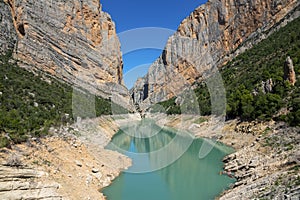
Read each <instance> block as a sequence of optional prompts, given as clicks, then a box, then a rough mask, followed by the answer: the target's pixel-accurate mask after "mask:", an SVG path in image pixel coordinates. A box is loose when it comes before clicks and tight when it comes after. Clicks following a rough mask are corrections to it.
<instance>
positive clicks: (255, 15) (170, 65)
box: [132, 0, 299, 110]
mask: <svg viewBox="0 0 300 200" xmlns="http://www.w3.org/2000/svg"><path fill="white" fill-rule="evenodd" d="M298 16H299V1H297V0H289V1H278V0H256V1H253V0H240V1H235V0H209V1H208V2H207V3H206V4H204V5H202V6H200V7H198V8H197V9H195V11H194V12H192V13H191V15H190V16H188V17H187V18H186V19H184V20H183V21H182V22H181V24H180V26H179V27H178V30H177V32H176V33H175V34H174V35H173V36H171V37H170V38H169V40H168V42H167V45H166V47H165V49H164V51H163V53H162V55H161V56H160V57H159V58H158V59H157V60H156V61H155V62H154V63H153V64H152V66H151V67H150V69H149V71H148V73H147V75H146V76H145V77H143V80H138V83H137V84H136V85H135V87H134V89H133V90H132V96H133V98H134V100H135V103H136V104H138V105H139V106H140V108H141V109H142V110H144V109H146V108H147V107H149V106H150V105H152V104H155V103H157V102H160V101H164V100H167V99H169V98H171V97H173V96H176V95H177V94H180V93H181V92H182V91H183V90H184V89H186V88H187V87H189V86H191V85H193V84H194V83H195V82H200V81H202V80H203V79H205V78H207V77H209V76H210V72H211V71H214V70H215V69H218V68H220V67H221V66H222V65H224V64H225V63H226V62H228V61H230V60H231V59H232V58H233V57H235V56H237V55H238V54H240V53H242V52H244V51H245V50H246V49H249V48H251V47H252V46H253V45H254V44H257V43H258V42H259V41H261V40H262V39H264V38H266V37H268V36H269V35H270V34H271V33H272V32H274V31H275V30H277V29H278V28H280V27H282V26H284V25H286V23H287V22H288V21H291V20H293V19H295V18H297V17H298ZM141 83H144V84H141ZM141 97H143V98H141ZM145 97H146V98H145Z"/></svg>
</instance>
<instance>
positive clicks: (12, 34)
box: [0, 0, 17, 55]
mask: <svg viewBox="0 0 300 200" xmlns="http://www.w3.org/2000/svg"><path fill="white" fill-rule="evenodd" d="M0 10H1V13H0V30H1V32H0V55H1V54H5V53H6V52H7V51H9V50H12V49H13V48H14V44H15V43H16V40H17V33H16V31H15V28H14V26H13V21H12V17H11V13H10V10H9V7H8V6H7V5H6V4H5V3H4V2H3V1H2V0H0Z"/></svg>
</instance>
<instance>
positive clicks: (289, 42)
mask: <svg viewBox="0 0 300 200" xmlns="http://www.w3.org/2000/svg"><path fill="white" fill-rule="evenodd" d="M299 27H300V18H298V19H296V20H294V21H293V22H290V23H289V24H288V25H287V26H285V27H283V28H281V29H280V30H279V31H277V32H275V33H273V34H272V35H271V36H270V37H268V38H267V39H265V40H263V41H262V42H260V43H259V44H258V45H256V46H254V47H253V48H252V49H249V50H248V51H246V52H244V53H243V54H241V55H239V56H237V57H236V58H235V59H233V60H232V61H231V62H229V63H228V64H226V65H225V66H223V68H222V70H221V75H222V77H223V81H224V85H225V87H226V92H227V109H226V112H227V113H226V115H227V118H236V117H240V118H241V119H242V120H254V119H258V120H270V119H272V118H273V119H276V120H284V121H286V122H288V123H289V124H291V125H293V126H296V125H299V124H300V88H299V86H300V80H299V78H298V81H297V82H296V85H295V86H291V85H290V84H289V82H288V81H285V80H284V79H283V76H284V63H285V60H286V58H287V56H290V57H291V59H292V60H293V63H294V68H295V72H296V75H298V76H299V74H300V31H299ZM269 79H272V81H273V83H274V86H273V89H272V91H271V92H268V93H264V92H263V91H262V90H261V89H260V88H261V83H262V81H264V82H265V81H267V80H269ZM255 90H256V91H257V93H258V94H256V95H255V94H254V91H255ZM195 93H196V96H197V99H198V103H199V107H200V110H201V114H203V115H209V114H211V113H210V110H211V109H210V108H211V105H210V104H211V103H210V95H209V91H208V89H207V87H206V85H205V84H204V83H201V84H199V86H198V87H197V88H196V89H195ZM175 99H176V98H172V99H170V100H168V101H164V102H161V103H159V104H160V105H162V106H163V107H164V108H165V109H166V110H167V114H178V113H180V112H181V111H180V106H178V105H176V104H175ZM282 108H287V110H288V112H287V113H282V114H280V115H279V116H276V114H278V112H279V111H280V109H282ZM275 116H276V117H275Z"/></svg>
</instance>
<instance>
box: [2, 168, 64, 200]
mask: <svg viewBox="0 0 300 200" xmlns="http://www.w3.org/2000/svg"><path fill="white" fill-rule="evenodd" d="M45 175H46V173H44V172H41V171H37V170H35V169H32V168H26V167H19V168H14V167H10V166H3V165H1V166H0V198H1V199H13V200H19V199H20V200H21V199H28V200H29V199H53V200H60V199H63V198H62V196H61V195H59V194H58V193H57V190H58V189H59V185H58V184H57V183H43V182H40V181H36V179H37V178H41V177H42V176H45Z"/></svg>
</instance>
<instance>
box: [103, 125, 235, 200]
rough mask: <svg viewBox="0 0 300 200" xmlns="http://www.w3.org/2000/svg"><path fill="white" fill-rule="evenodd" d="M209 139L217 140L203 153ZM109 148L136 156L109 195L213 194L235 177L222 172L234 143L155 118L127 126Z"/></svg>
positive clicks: (137, 198)
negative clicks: (180, 129)
mask: <svg viewBox="0 0 300 200" xmlns="http://www.w3.org/2000/svg"><path fill="white" fill-rule="evenodd" d="M207 144H210V145H211V144H213V146H212V147H211V148H207V149H208V152H206V154H207V155H206V154H205V155H206V156H199V155H200V154H199V150H200V149H201V147H202V149H203V146H207ZM107 148H108V149H113V150H117V151H119V152H121V153H123V154H126V155H127V156H129V157H130V158H131V159H132V160H133V165H132V167H130V168H129V169H128V170H126V171H124V172H122V173H121V174H120V176H119V177H117V178H116V179H115V180H114V181H113V183H112V184H111V185H110V186H108V187H106V188H104V189H103V190H102V192H103V193H104V195H105V196H107V199H108V200H202V199H203V200H210V199H214V198H215V197H216V196H218V195H219V194H220V193H221V192H222V191H223V190H225V189H227V188H228V187H229V185H230V184H232V183H234V181H235V180H234V179H232V178H229V177H228V176H225V175H220V172H221V171H222V166H223V163H222V158H223V157H224V156H225V155H227V154H229V153H231V152H233V149H231V148H229V147H227V146H225V145H223V144H220V143H214V142H210V143H207V142H206V140H204V139H199V138H193V137H192V136H191V135H189V134H187V133H183V132H178V131H170V130H166V129H162V128H160V127H159V126H157V125H156V124H155V123H153V122H150V123H149V122H141V123H139V124H134V125H128V126H127V127H123V128H121V130H120V131H119V132H118V133H117V134H116V135H115V136H114V137H113V139H112V141H111V143H110V144H109V145H108V146H107Z"/></svg>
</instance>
